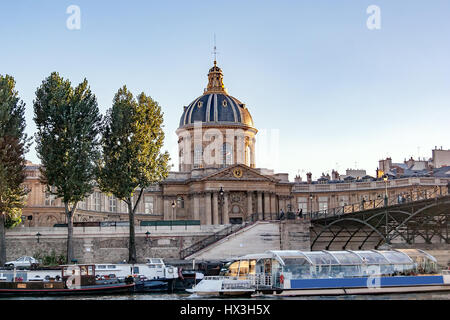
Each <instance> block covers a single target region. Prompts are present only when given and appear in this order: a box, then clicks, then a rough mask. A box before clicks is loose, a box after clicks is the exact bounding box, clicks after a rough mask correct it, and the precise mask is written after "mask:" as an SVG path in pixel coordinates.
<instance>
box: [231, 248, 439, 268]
mask: <svg viewBox="0 0 450 320" xmlns="http://www.w3.org/2000/svg"><path fill="white" fill-rule="evenodd" d="M419 258H422V259H429V260H432V261H433V262H436V261H437V260H436V259H435V258H434V257H433V256H432V255H430V254H428V253H426V252H425V251H423V250H420V249H395V250H341V251H327V250H321V251H299V250H268V251H266V252H264V253H259V254H258V253H256V254H248V255H245V256H241V257H239V258H237V260H253V259H255V260H260V259H276V260H278V261H279V262H280V263H281V264H282V265H285V262H286V260H290V259H305V260H307V261H308V262H309V264H311V265H360V264H371V265H373V264H378V265H382V264H413V263H415V261H416V260H417V259H419Z"/></svg>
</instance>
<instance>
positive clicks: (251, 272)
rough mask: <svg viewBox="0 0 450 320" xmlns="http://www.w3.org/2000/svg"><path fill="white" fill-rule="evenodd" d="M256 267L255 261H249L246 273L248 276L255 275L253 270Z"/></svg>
mask: <svg viewBox="0 0 450 320" xmlns="http://www.w3.org/2000/svg"><path fill="white" fill-rule="evenodd" d="M255 267H256V260H250V264H249V269H248V273H249V274H255V269H256V268H255Z"/></svg>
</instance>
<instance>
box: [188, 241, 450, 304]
mask: <svg viewBox="0 0 450 320" xmlns="http://www.w3.org/2000/svg"><path fill="white" fill-rule="evenodd" d="M445 290H449V291H450V271H449V270H441V271H440V270H439V267H438V264H437V261H436V259H435V258H434V257H433V256H431V255H430V254H428V253H427V252H425V251H422V250H419V249H396V250H362V251H351V250H347V251H296V250H278V251H277V250H272V251H266V252H265V253H262V254H249V255H245V256H242V257H239V258H236V259H232V260H231V261H230V262H229V263H227V264H226V265H225V266H224V267H223V268H222V270H221V272H220V275H219V276H207V277H205V278H203V280H202V281H201V282H199V283H198V284H197V285H196V286H195V287H194V288H192V289H190V290H188V291H189V292H191V293H194V294H196V295H208V296H209V295H218V296H238V295H247V296H258V295H272V294H275V295H281V296H302V295H353V294H383V293H408V292H431V291H445Z"/></svg>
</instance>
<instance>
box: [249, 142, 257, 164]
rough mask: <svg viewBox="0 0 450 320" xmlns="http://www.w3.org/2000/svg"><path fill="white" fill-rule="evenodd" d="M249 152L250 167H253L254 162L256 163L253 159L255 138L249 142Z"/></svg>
mask: <svg viewBox="0 0 450 320" xmlns="http://www.w3.org/2000/svg"><path fill="white" fill-rule="evenodd" d="M250 152H251V153H250V154H251V156H250V167H252V168H254V167H255V163H256V161H255V140H254V139H253V143H252V144H251V147H250Z"/></svg>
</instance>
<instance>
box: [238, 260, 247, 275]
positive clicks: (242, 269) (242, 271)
mask: <svg viewBox="0 0 450 320" xmlns="http://www.w3.org/2000/svg"><path fill="white" fill-rule="evenodd" d="M248 267H249V263H248V260H242V261H241V263H240V264H239V276H245V275H247V274H248Z"/></svg>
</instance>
